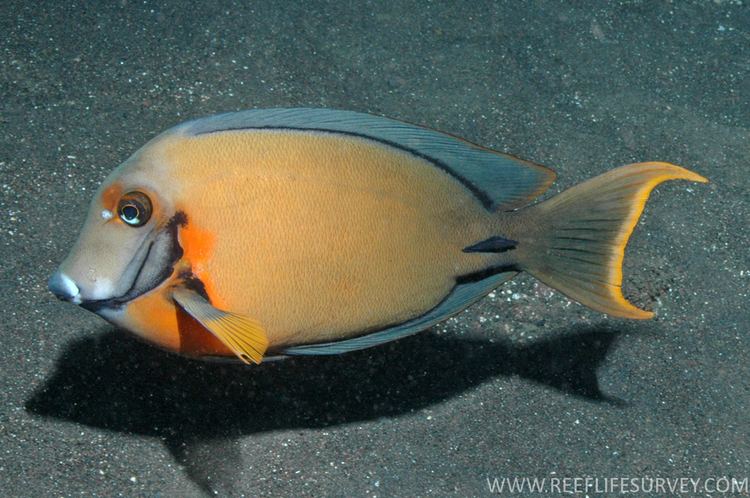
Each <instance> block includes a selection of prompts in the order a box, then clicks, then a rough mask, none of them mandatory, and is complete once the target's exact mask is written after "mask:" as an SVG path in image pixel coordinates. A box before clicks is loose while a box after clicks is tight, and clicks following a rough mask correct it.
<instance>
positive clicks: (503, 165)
mask: <svg viewBox="0 0 750 498" xmlns="http://www.w3.org/2000/svg"><path fill="white" fill-rule="evenodd" d="M251 129H288V130H309V131H319V132H329V133H341V134H345V135H350V136H359V137H362V138H369V139H372V140H375V141H378V142H380V143H384V144H386V145H390V146H393V147H397V148H399V149H402V150H405V151H408V152H411V153H413V154H415V155H417V156H419V157H421V158H423V159H427V160H428V161H430V162H432V163H433V164H434V165H435V166H436V167H439V168H441V169H443V170H445V171H447V172H448V173H450V174H451V175H452V176H454V177H455V178H456V179H458V180H459V181H461V182H462V183H463V184H464V185H465V186H466V187H467V188H468V189H469V190H471V191H472V192H473V193H474V194H475V195H476V196H477V198H479V200H480V201H481V202H482V203H483V204H484V206H485V207H486V208H487V209H490V210H510V209H515V208H517V207H520V206H523V205H525V204H528V203H529V202H530V201H531V200H533V199H534V198H536V197H537V196H539V195H540V194H542V193H543V192H544V191H545V190H547V188H548V187H549V186H550V185H551V184H552V182H553V181H554V180H555V173H554V172H553V171H552V170H550V169H549V168H546V167H544V166H540V165H538V164H534V163H531V162H529V161H524V160H523V159H518V158H516V157H513V156H510V155H508V154H502V153H500V152H496V151H493V150H490V149H487V148H484V147H481V146H478V145H475V144H472V143H470V142H467V141H465V140H463V139H460V138H458V137H454V136H451V135H448V134H445V133H441V132H438V131H434V130H430V129H428V128H423V127H420V126H415V125H412V124H408V123H404V122H401V121H396V120H393V119H388V118H383V117H379V116H372V115H370V114H362V113H358V112H352V111H339V110H332V109H307V108H298V109H255V110H250V111H241V112H232V113H227V114H219V115H216V116H209V117H206V118H202V119H197V120H194V121H189V122H187V123H184V124H182V125H180V126H178V127H176V128H174V129H173V131H174V132H177V133H184V134H190V135H202V134H207V133H218V132H222V131H232V130H251Z"/></svg>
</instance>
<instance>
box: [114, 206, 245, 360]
mask: <svg viewBox="0 0 750 498" xmlns="http://www.w3.org/2000/svg"><path fill="white" fill-rule="evenodd" d="M177 237H178V241H179V244H180V247H182V250H183V254H182V258H181V259H180V261H179V262H178V263H177V264H176V265H175V273H174V275H173V276H172V277H171V278H170V279H169V280H168V281H167V282H165V283H164V284H162V286H160V288H159V289H157V290H156V291H154V292H150V293H148V294H145V295H143V296H141V297H139V298H138V299H136V300H135V301H133V302H132V303H130V304H129V305H128V308H127V321H128V322H130V325H131V327H132V329H133V330H135V331H137V332H138V333H139V335H141V336H142V337H143V338H144V339H146V340H148V341H149V342H152V343H154V344H156V345H157V346H160V347H162V348H165V349H168V350H171V351H176V352H179V353H182V354H184V355H187V356H203V355H219V356H227V355H228V356H231V355H232V353H231V351H230V350H229V349H228V348H227V347H226V346H225V345H224V344H223V343H222V342H221V341H219V340H218V339H217V338H216V337H214V336H213V334H211V333H210V332H209V331H208V330H206V329H205V328H204V327H203V326H202V325H201V324H200V323H198V321H196V320H195V319H194V318H193V317H192V316H190V315H189V314H188V313H186V312H185V311H184V310H183V309H182V308H181V307H180V306H179V305H177V304H176V303H175V302H174V300H173V299H172V296H171V290H172V288H173V286H174V285H175V284H176V285H179V284H180V281H179V280H178V277H177V275H179V274H180V273H181V272H182V271H186V270H187V271H190V272H191V273H192V274H193V276H195V277H196V278H198V279H199V280H200V281H201V282H202V283H203V285H204V288H205V290H206V294H208V297H209V300H210V301H211V304H213V305H214V306H216V307H217V308H220V309H221V308H222V306H223V305H224V300H223V299H221V297H220V296H219V295H218V294H217V292H216V289H215V286H214V284H213V281H212V279H211V277H210V275H209V273H208V268H207V266H208V265H207V262H208V259H209V258H210V256H211V252H212V250H213V247H214V244H215V240H216V237H215V236H214V235H213V234H212V233H211V232H209V231H206V230H201V229H200V228H197V227H195V226H193V225H192V224H191V223H190V219H189V218H188V223H187V225H186V226H182V227H180V228H179V230H178V235H177Z"/></svg>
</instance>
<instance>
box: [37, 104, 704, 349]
mask: <svg viewBox="0 0 750 498" xmlns="http://www.w3.org/2000/svg"><path fill="white" fill-rule="evenodd" d="M625 168H629V169H628V170H627V171H624V172H623V169H622V168H621V169H620V170H615V171H613V172H611V173H608V174H609V175H612V176H611V179H612V181H614V184H609V186H603V185H595V187H596V190H597V191H598V192H599V193H598V194H597V193H596V192H593V190H594V189H593V187H592V188H586V184H582V185H580V186H578V187H574V189H571V191H568V192H573V194H568V195H567V197H565V195H566V194H567V193H564V194H563V195H562V196H558V198H553V199H551V200H550V201H548V203H552V202H557V205H556V206H555V209H554V210H550V209H545V207H544V206H545V204H547V205H548V206H549V205H550V204H548V203H541V204H538V205H536V206H533V207H531V208H528V209H521V210H517V211H516V210H514V209H515V208H517V207H519V206H522V205H524V204H527V203H528V202H529V201H530V200H532V199H533V198H535V197H536V196H538V195H539V194H540V193H542V192H543V191H544V190H546V189H547V187H548V186H549V185H550V184H551V182H552V181H553V180H554V173H552V171H551V170H548V169H546V168H544V167H542V166H538V165H534V164H532V163H529V162H526V161H522V160H519V159H516V158H513V157H510V156H506V155H503V154H498V153H495V152H493V151H489V150H487V149H483V148H480V147H478V146H474V145H472V144H469V143H467V142H464V141H461V140H459V139H455V138H453V137H450V136H447V135H443V134H440V133H438V132H434V131H432V130H427V129H424V128H419V127H415V126H411V125H407V124H404V123H400V122H397V121H391V120H387V119H385V118H377V117H373V116H367V115H361V114H357V113H349V112H344V111H328V110H310V109H291V110H260V111H247V112H244V113H235V114H228V115H223V116H218V117H212V118H206V119H203V120H198V121H193V122H189V123H186V124H184V125H181V126H178V127H176V128H174V129H172V130H170V131H168V132H165V133H164V134H162V135H160V136H159V137H156V138H155V139H154V140H152V141H151V142H149V143H148V144H147V145H146V146H144V147H143V148H142V149H141V150H139V151H138V152H136V153H135V154H134V155H133V156H132V157H131V158H130V159H128V160H127V161H126V162H125V163H123V165H121V166H120V167H119V168H117V169H116V170H115V171H114V172H113V173H112V174H111V175H110V177H109V178H108V179H107V180H106V181H105V183H104V184H103V186H102V188H101V189H100V191H99V193H98V194H97V196H96V198H95V199H94V201H93V203H92V208H91V210H90V213H89V218H88V220H87V222H86V225H85V227H84V231H83V232H82V234H81V237H80V238H79V241H78V243H77V244H76V247H74V249H73V251H72V252H71V255H70V256H69V257H68V259H67V260H66V261H65V262H64V263H63V265H61V268H60V270H59V272H58V273H56V274H55V276H53V278H52V279H51V280H50V288H51V289H52V290H53V292H55V293H56V294H57V295H58V296H60V297H63V298H64V299H69V300H72V301H74V302H79V303H80V304H82V305H83V306H86V307H88V308H89V309H92V310H93V311H96V312H97V313H99V314H100V315H102V316H103V317H104V318H106V319H108V320H110V321H112V322H113V323H115V324H117V325H119V326H121V327H123V328H125V329H127V330H130V331H132V332H134V333H136V334H138V335H139V336H141V337H143V338H145V339H146V340H148V341H150V342H152V343H155V344H157V345H159V346H160V347H163V348H165V349H169V350H172V351H177V352H180V353H183V354H186V355H190V356H231V355H233V354H235V355H237V356H238V357H239V358H240V359H242V360H244V361H255V362H259V361H260V360H261V359H262V358H263V356H264V355H265V354H266V351H268V352H271V353H273V354H330V353H339V352H345V351H348V350H352V349H360V348H362V347H369V346H372V345H376V344H379V343H382V342H387V341H388V340H393V339H397V338H399V337H403V336H404V335H409V334H411V333H414V332H416V331H419V330H422V329H424V328H427V327H429V326H431V325H432V324H434V323H436V322H437V321H440V320H442V319H445V318H447V317H448V316H450V315H451V314H454V313H456V312H457V311H460V310H461V309H463V308H465V307H466V306H468V305H469V304H471V303H472V302H474V301H475V300H477V299H479V298H481V297H482V296H483V295H484V294H486V293H487V292H489V291H491V290H492V289H493V288H494V287H496V286H497V285H500V284H501V283H502V282H504V281H505V280H507V279H508V278H510V277H512V276H513V275H515V274H516V273H517V272H518V271H521V270H527V271H529V272H530V273H532V274H533V275H535V276H537V278H540V279H541V280H542V281H546V282H548V283H549V282H552V285H553V286H555V287H556V288H558V289H560V290H562V291H563V292H565V293H566V294H568V295H570V296H572V297H574V298H575V299H578V300H579V301H581V302H584V303H585V304H587V305H589V306H591V307H593V308H595V309H599V310H600V311H604V312H607V313H610V314H614V315H618V316H625V317H631V318H646V317H648V316H650V314H648V313H646V312H643V311H641V310H638V309H637V308H635V307H633V306H632V305H630V304H629V303H627V302H626V301H625V300H624V298H623V297H622V295H621V293H620V284H621V274H620V273H618V272H619V269H620V265H621V253H622V250H624V246H625V244H626V243H627V238H628V236H629V234H630V231H632V229H633V226H634V224H635V221H637V218H638V216H639V215H640V211H641V210H642V208H643V203H644V202H645V198H646V197H647V196H648V192H650V190H651V189H652V188H653V187H654V186H655V185H656V184H658V183H659V182H661V181H664V180H667V179H671V178H685V179H691V180H697V181H704V179H703V178H702V177H700V176H699V175H696V174H695V173H692V172H689V171H687V170H685V169H682V168H679V167H677V166H673V165H668V164H665V163H643V164H640V165H633V166H629V167H625ZM618 171H620V173H619V174H616V172H618ZM596 181H597V180H592V182H596ZM599 182H600V183H602V182H601V180H599ZM608 183H611V182H604V184H608ZM576 188H577V189H578V190H579V191H580V192H578V193H576V192H575V189H576ZM574 194H575V195H574ZM595 194H596V195H595ZM602 196H603V198H604V200H598V199H600V198H601V197H602ZM568 198H570V199H568ZM555 199H562V201H563V202H560V201H559V200H558V201H555ZM576 199H581V200H580V201H578V200H576ZM597 206H600V207H599V209H601V210H602V211H601V212H602V215H601V216H598V217H597V216H591V215H590V214H591V212H592V211H591V210H592V209H594V210H595V209H596V208H597ZM561 213H562V214H561ZM565 213H567V214H568V215H570V216H572V218H571V219H568V220H567V221H565V222H564V223H562V222H561V221H560V220H559V219H558V218H560V217H561V216H565ZM576 217H577V218H576ZM571 220H572V221H571ZM587 220H589V221H587ZM592 220H593V221H592ZM597 220H599V221H597ZM602 220H605V221H602ZM606 220H610V221H606ZM563 225H566V226H563ZM610 225H611V226H610ZM560 230H562V231H560ZM556 231H559V233H558V232H556ZM610 232H611V233H610ZM602 234H607V235H602ZM561 241H564V242H563V243H561ZM587 248H590V249H587ZM618 254H619V256H618ZM618 257H619V258H620V259H619V260H618ZM582 275H583V277H581V276H582ZM592 282H595V283H594V284H592Z"/></svg>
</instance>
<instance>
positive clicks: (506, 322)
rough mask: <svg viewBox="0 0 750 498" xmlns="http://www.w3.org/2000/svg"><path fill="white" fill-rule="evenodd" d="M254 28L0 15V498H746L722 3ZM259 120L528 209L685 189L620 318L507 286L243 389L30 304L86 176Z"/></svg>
mask: <svg viewBox="0 0 750 498" xmlns="http://www.w3.org/2000/svg"><path fill="white" fill-rule="evenodd" d="M272 3H274V2H257V3H254V4H250V5H248V6H243V5H241V4H239V3H228V2H216V1H213V0H212V1H205V2H193V3H192V6H190V7H187V3H185V4H184V5H185V6H183V7H161V6H158V5H157V4H156V3H155V2H128V1H125V0H123V1H122V2H118V3H117V6H116V7H98V6H97V5H98V4H97V2H88V3H87V5H88V6H84V5H83V4H81V5H80V6H75V5H73V4H74V2H60V1H49V2H26V3H23V2H5V3H3V5H2V7H0V28H1V31H2V37H1V38H0V81H1V83H0V92H1V96H0V102H2V107H1V108H0V183H1V186H2V193H1V194H0V195H2V197H1V200H0V207H1V209H2V210H1V211H0V213H1V215H0V232H1V233H2V260H3V263H2V282H1V285H2V289H1V291H2V292H0V295H1V296H2V297H0V299H1V301H0V303H2V307H1V308H0V316H1V317H2V325H0V341H1V344H0V350H2V360H1V362H2V378H1V379H0V382H1V384H0V494H1V495H2V496H78V495H82V494H85V495H97V496H116V495H122V496H199V495H201V494H202V493H205V492H212V491H216V492H218V493H219V494H221V495H227V496H235V495H243V494H244V495H245V496H482V495H486V494H487V493H488V488H487V481H486V480H487V478H488V477H490V478H493V477H524V476H529V477H540V478H541V477H551V476H557V477H584V476H590V477H598V478H607V477H645V476H660V477H672V478H675V477H694V478H710V477H720V476H730V477H732V476H734V477H737V478H740V479H742V478H747V477H748V474H750V470H749V469H750V443H749V441H750V423H749V420H750V419H749V417H748V413H750V402H749V401H750V331H749V330H748V327H749V326H750V311H748V305H749V300H748V288H749V287H750V250H749V249H748V247H749V246H750V236H749V235H748V233H749V231H748V224H749V221H750V193H748V192H749V188H750V182H749V181H748V172H749V163H748V161H749V160H750V145H749V144H750V140H749V138H750V137H749V136H748V131H749V129H750V105H749V101H750V95H749V92H748V88H749V87H748V81H749V80H750V78H749V74H748V73H749V72H750V49H749V47H750V32H749V31H750V7H748V5H747V0H742V2H740V1H718V0H717V1H714V2H708V1H705V2H704V1H699V2H695V3H691V2H675V3H668V2H656V1H645V2H628V3H626V4H625V5H614V4H612V3H606V6H605V3H603V2H598V1H591V2H584V3H581V2H576V4H578V5H579V7H570V6H568V2H561V3H559V4H558V3H553V2H501V3H493V2H456V3H455V5H451V6H447V4H449V2H446V5H445V6H441V5H440V4H438V3H428V2H418V3H417V2H393V3H387V4H383V3H381V2H371V3H369V2H368V3H360V4H358V5H356V6H351V7H348V6H345V4H346V3H345V2H330V3H329V2H313V3H310V2H295V3H292V2H285V3H283V4H282V3H280V2H279V4H278V6H276V7H272V6H271V4H272ZM174 4H175V5H178V3H177V2H174ZM450 4H453V3H450ZM102 5H103V3H102ZM179 5H183V3H179ZM274 106H325V107H337V108H347V109H354V110H360V111H368V112H372V113H376V114H383V115H388V116H393V117H396V118H401V119H404V120H407V121H410V122H415V123H422V124H425V125H429V126H431V127H435V128H439V129H443V130H446V131H448V132H451V133H454V134H457V135H461V136H464V137H466V138H468V139H470V140H472V141H475V142H477V143H480V144H484V145H486V146H490V147H494V148H497V149H499V150H503V151H507V152H510V153H513V154H516V155H518V156H521V157H524V158H528V159H530V160H533V161H536V162H540V163H543V164H546V165H548V166H550V167H553V168H555V169H556V170H557V172H558V173H559V175H560V179H559V181H558V184H557V185H556V186H555V187H554V188H553V191H559V189H560V188H563V187H567V186H570V185H573V184H575V183H577V182H580V181H582V180H584V179H586V178H589V177H591V176H593V175H596V174H599V173H602V172H604V171H606V170H608V169H611V168H613V167H615V166H619V165H622V164H625V163H630V162H637V161H643V160H663V161H670V162H674V163H677V164H681V165H683V166H686V167H688V168H691V169H694V170H695V171H697V172H699V173H702V174H704V175H706V176H708V177H709V178H710V179H711V180H712V183H711V184H709V185H697V184H688V183H684V182H681V183H679V182H674V183H671V184H666V185H663V186H662V187H660V188H659V189H658V190H657V191H656V192H655V194H654V195H653V197H652V200H651V202H650V203H649V204H648V207H647V209H646V212H645V217H644V219H643V221H642V222H641V224H640V225H639V227H638V229H637V231H636V233H635V235H634V237H633V240H632V243H631V244H630V246H629V249H628V253H627V257H626V269H625V275H626V284H625V287H626V294H627V295H628V296H629V297H630V298H631V299H632V300H633V301H635V302H636V303H638V304H640V305H642V306H645V307H647V308H650V309H654V310H656V312H657V318H656V319H655V320H652V321H648V322H628V321H623V320H617V319H609V318H607V317H605V316H603V315H600V314H597V313H594V312H591V311H588V310H586V309H584V308H582V307H581V306H579V305H577V304H573V303H570V302H569V301H567V300H566V299H565V298H564V297H562V296H561V295H560V294H557V293H554V292H551V291H550V290H548V289H547V288H544V287H542V286H540V285H539V284H537V283H536V282H535V281H534V280H533V279H532V278H531V277H528V276H521V277H519V278H517V279H516V280H515V281H513V282H511V283H510V284H508V285H506V286H505V287H503V288H501V289H499V290H498V291H497V292H495V293H494V294H493V295H491V296H490V297H488V298H487V299H485V300H483V301H481V302H480V303H479V304H478V305H476V306H474V307H473V308H471V309H469V310H467V311H466V312H464V313H462V314H460V315H459V316H458V317H456V318H453V319H451V320H449V321H448V322H446V323H444V324H441V325H440V326H438V327H436V328H435V329H433V330H430V331H427V332H424V333H422V334H420V335H419V336H416V337H414V338H410V339H407V340H403V341H400V342H398V343H394V344H391V345H388V346H385V347H380V348H376V349H372V350H368V351H364V352H360V353H356V354H350V355H348V356H343V357H333V358H323V359H306V360H305V359H300V360H293V361H288V362H283V363H276V364H267V365H263V366H261V367H256V368H243V367H235V366H222V365H212V364H204V363H200V362H195V361H189V360H185V359H181V358H177V357H175V356H172V355H168V354H165V353H162V352H160V351H157V350H155V349H153V348H151V347H149V346H145V345H143V344H140V343H138V342H136V341H134V340H133V339H131V338H130V337H129V336H128V335H126V334H125V333H123V332H122V331H116V330H114V329H113V328H112V327H111V326H109V325H107V324H106V323H105V322H103V321H102V320H101V319H99V318H98V317H96V316H95V315H93V314H91V313H88V312H86V311H85V310H82V309H78V308H76V307H74V306H72V305H69V304H64V303H61V302H58V301H56V300H55V299H54V298H53V297H52V296H51V295H50V294H49V293H48V292H47V290H46V279H47V277H48V275H49V274H50V273H51V272H52V271H53V269H54V268H55V267H56V265H57V264H58V263H59V262H60V260H61V259H62V258H63V256H64V255H65V254H66V253H67V251H68V249H69V248H70V246H71V244H72V243H73V241H74V238H75V237H76V235H77V232H78V229H79V226H80V224H81V222H82V217H83V215H84V212H85V209H86V206H87V204H88V202H89V200H90V196H91V194H92V192H93V190H94V189H95V188H96V187H97V185H98V184H99V182H100V181H101V180H102V179H103V178H104V176H105V175H106V173H107V172H108V171H109V170H111V169H112V168H113V167H114V166H116V165H117V164H118V163H119V162H120V161H122V160H124V159H125V158H126V157H127V156H128V155H130V153H132V152H133V151H134V150H135V149H136V148H138V147H140V146H141V145H142V144H143V143H144V142H146V141H147V140H148V139H149V138H151V137H152V136H154V134H156V133H157V132H159V131H162V130H164V129H165V128H167V127H169V126H171V125H174V124H176V123H178V122H180V121H183V120H185V119H188V118H192V117H198V116H202V115H206V114H213V113H217V112H221V111H229V110H239V109H246V108H253V107H274ZM745 489H747V488H745ZM590 494H594V495H596V494H597V493H590ZM691 494H692V493H691ZM581 496H583V495H581ZM714 496H716V495H714Z"/></svg>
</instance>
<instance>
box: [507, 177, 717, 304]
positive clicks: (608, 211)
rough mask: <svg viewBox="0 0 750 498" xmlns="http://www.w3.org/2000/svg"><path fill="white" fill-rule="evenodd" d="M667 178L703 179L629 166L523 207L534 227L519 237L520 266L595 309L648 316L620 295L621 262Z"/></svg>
mask: <svg viewBox="0 0 750 498" xmlns="http://www.w3.org/2000/svg"><path fill="white" fill-rule="evenodd" d="M667 180H692V181H696V182H708V180H707V179H706V178H704V177H702V176H700V175H698V174H696V173H693V172H692V171H688V170H687V169H684V168H681V167H679V166H675V165H673V164H668V163H658V162H649V163H639V164H630V165H628V166H622V167H620V168H617V169H614V170H612V171H609V172H607V173H604V174H603V175H601V176H598V177H596V178H593V179H591V180H588V181H586V182H584V183H581V184H579V185H576V186H575V187H573V188H571V189H569V190H566V191H565V192H563V193H561V194H560V195H557V196H555V197H553V198H551V199H549V200H547V201H545V202H542V203H540V204H537V205H535V206H532V207H530V208H528V209H526V210H523V211H522V213H523V214H524V215H528V216H529V217H530V218H529V221H530V222H531V224H532V225H533V226H535V227H536V229H534V230H531V231H530V233H529V235H528V238H527V239H526V240H523V238H521V243H522V244H523V245H524V246H525V247H523V249H524V250H523V252H522V254H523V258H522V261H521V263H520V266H521V267H522V268H523V269H524V270H526V271H528V272H529V273H531V274H532V275H534V276H535V277H536V278H538V279H539V280H541V281H542V282H544V283H545V284H547V285H549V286H551V287H553V288H555V289H557V290H559V291H560V292H562V293H563V294H565V295H567V296H568V297H570V298H572V299H574V300H576V301H578V302H580V303H581V304H584V305H586V306H588V307H590V308H592V309H594V310H597V311H601V312H603V313H607V314H609V315H613V316H618V317H622V318H637V319H646V318H651V317H652V316H653V313H652V312H648V311H644V310H641V309H639V308H637V307H635V306H633V305H632V304H631V303H629V302H628V301H627V300H626V299H625V297H624V296H623V295H622V290H621V286H622V261H623V257H624V255H625V246H626V245H627V243H628V239H629V238H630V234H631V233H632V232H633V228H635V225H636V223H638V218H639V217H640V215H641V213H642V212H643V207H644V205H645V204H646V200H647V199H648V196H649V194H650V193H651V191H652V190H653V189H654V187H656V186H657V185H659V184H660V183H662V182H664V181H667ZM519 214H521V213H519Z"/></svg>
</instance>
